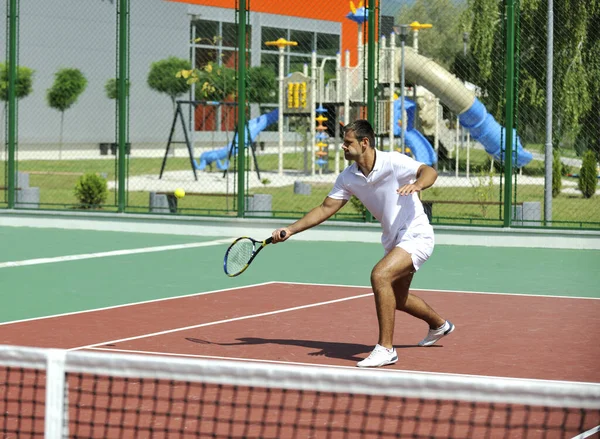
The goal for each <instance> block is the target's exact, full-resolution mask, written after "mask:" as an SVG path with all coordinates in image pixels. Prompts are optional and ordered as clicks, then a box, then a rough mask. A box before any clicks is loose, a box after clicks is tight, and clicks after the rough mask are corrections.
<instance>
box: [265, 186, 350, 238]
mask: <svg viewBox="0 0 600 439" xmlns="http://www.w3.org/2000/svg"><path fill="white" fill-rule="evenodd" d="M347 201H348V200H336V199H334V198H329V197H326V198H325V200H323V202H322V203H321V204H320V205H319V206H317V207H315V208H314V209H312V210H311V211H310V212H308V213H307V214H306V215H304V216H303V217H302V218H300V219H299V220H298V221H296V222H295V223H293V224H291V225H289V226H288V227H284V228H281V229H277V230H275V231H273V234H272V236H273V242H281V241H285V240H286V239H288V238H289V237H290V236H292V235H295V234H296V233H300V232H302V231H304V230H306V229H310V228H311V227H314V226H316V225H319V224H321V223H322V222H323V221H325V220H326V219H328V218H330V217H332V216H333V215H334V214H335V213H336V212H337V211H338V210H340V209H341V208H342V207H344V205H345V204H346V203H347ZM281 231H285V236H284V237H283V238H282V237H281V235H280V233H281Z"/></svg>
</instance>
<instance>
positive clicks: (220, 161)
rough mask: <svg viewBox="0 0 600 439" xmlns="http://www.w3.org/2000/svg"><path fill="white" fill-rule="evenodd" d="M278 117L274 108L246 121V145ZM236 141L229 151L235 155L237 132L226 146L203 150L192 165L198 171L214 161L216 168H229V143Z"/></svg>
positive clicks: (277, 111)
mask: <svg viewBox="0 0 600 439" xmlns="http://www.w3.org/2000/svg"><path fill="white" fill-rule="evenodd" d="M278 118H279V110H278V109H275V110H273V111H271V112H270V113H266V114H263V115H262V116H259V117H257V118H254V119H251V120H250V121H249V122H248V129H249V131H250V139H248V138H246V146H249V145H251V144H252V142H254V139H256V136H258V135H259V134H260V132H262V131H263V130H264V129H265V128H267V127H268V126H269V125H271V124H273V123H275V122H277V119H278ZM233 142H236V146H235V147H234V148H233V150H232V151H231V156H232V157H234V156H236V155H237V149H238V147H237V133H236V134H235V136H234V138H233V141H231V142H229V144H228V145H227V146H224V147H223V148H219V149H214V150H212V151H206V152H203V153H202V155H200V161H199V162H198V161H196V160H194V167H195V168H196V169H198V170H199V171H202V170H204V169H205V168H206V167H207V166H208V165H210V164H212V163H215V164H216V165H217V169H219V170H221V171H224V170H225V169H227V168H229V160H228V157H229V151H230V150H231V144H232V143H233Z"/></svg>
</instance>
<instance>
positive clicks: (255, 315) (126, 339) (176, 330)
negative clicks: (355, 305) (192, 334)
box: [67, 293, 373, 351]
mask: <svg viewBox="0 0 600 439" xmlns="http://www.w3.org/2000/svg"><path fill="white" fill-rule="evenodd" d="M371 296H373V294H372V293H367V294H360V295H358V296H351V297H343V298H341V299H334V300H327V301H325V302H317V303H310V304H308V305H300V306H294V307H292V308H284V309H278V310H276V311H269V312H262V313H259V314H251V315H247V316H242V317H234V318H231V319H225V320H216V321H214V322H207V323H200V324H198V325H191V326H184V327H181V328H174V329H167V330H165V331H158V332H152V333H148V334H142V335H136V336H134V337H127V338H121V339H118V340H110V341H103V342H100V343H93V344H89V345H85V346H79V347H75V348H70V349H67V350H68V351H75V350H78V349H89V348H92V347H96V346H102V345H105V344H111V343H122V342H124V341H131V340H139V339H141V338H148V337H155V336H157V335H164V334H172V333H174V332H180V331H186V330H188V329H196V328H203V327H205V326H214V325H220V324H223V323H231V322H238V321H240V320H248V319H255V318H258V317H266V316H272V315H275V314H282V313H284V312H291V311H298V310H301V309H307V308H314V307H317V306H323V305H330V304H332V303H338V302H345V301H347V300H353V299H361V298H363V297H371Z"/></svg>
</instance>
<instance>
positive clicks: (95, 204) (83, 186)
mask: <svg viewBox="0 0 600 439" xmlns="http://www.w3.org/2000/svg"><path fill="white" fill-rule="evenodd" d="M74 194H75V197H77V199H78V200H79V207H80V208H81V209H98V208H99V207H100V206H101V205H102V204H104V202H105V201H106V198H107V197H108V184H107V181H106V179H105V178H102V177H100V176H98V175H96V174H94V173H87V174H85V175H82V176H81V177H80V178H79V180H78V181H77V185H76V186H75V191H74Z"/></svg>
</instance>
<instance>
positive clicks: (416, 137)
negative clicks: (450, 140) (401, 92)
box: [394, 97, 437, 166]
mask: <svg viewBox="0 0 600 439" xmlns="http://www.w3.org/2000/svg"><path fill="white" fill-rule="evenodd" d="M415 109H416V106H415V103H414V102H413V101H411V100H410V99H406V98H404V111H405V112H406V119H407V121H406V122H407V123H406V130H405V131H404V143H405V144H406V146H407V147H408V148H409V149H410V152H411V153H412V155H413V157H414V158H415V160H416V161H418V162H421V163H425V164H426V165H429V166H432V165H433V164H434V163H437V155H436V153H435V151H434V149H433V148H432V146H431V143H429V141H428V140H427V139H426V138H425V136H423V134H421V132H420V131H419V130H417V129H415V127H414V126H415ZM401 112H402V98H401V97H400V98H398V99H396V100H395V101H394V120H395V121H396V123H395V124H394V136H397V137H400V136H401V135H402V133H401V126H400V124H399V123H398V121H400V120H401V116H400V115H401Z"/></svg>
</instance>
